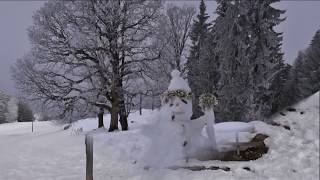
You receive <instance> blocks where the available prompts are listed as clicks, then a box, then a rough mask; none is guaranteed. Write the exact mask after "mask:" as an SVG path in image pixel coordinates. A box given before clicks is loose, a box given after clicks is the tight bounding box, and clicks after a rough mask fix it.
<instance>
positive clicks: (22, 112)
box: [17, 101, 34, 122]
mask: <svg viewBox="0 0 320 180" xmlns="http://www.w3.org/2000/svg"><path fill="white" fill-rule="evenodd" d="M33 119H34V117H33V112H32V110H31V109H30V107H29V105H28V104H27V103H24V102H21V101H19V102H18V117H17V120H18V122H28V121H33Z"/></svg>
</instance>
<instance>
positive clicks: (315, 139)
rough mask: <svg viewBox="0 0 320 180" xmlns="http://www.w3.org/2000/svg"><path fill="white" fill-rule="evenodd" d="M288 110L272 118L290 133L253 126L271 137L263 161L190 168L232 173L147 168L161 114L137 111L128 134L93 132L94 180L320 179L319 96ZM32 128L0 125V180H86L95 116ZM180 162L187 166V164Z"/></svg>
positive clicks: (38, 123)
mask: <svg viewBox="0 0 320 180" xmlns="http://www.w3.org/2000/svg"><path fill="white" fill-rule="evenodd" d="M293 109H296V111H294V110H293ZM289 110H290V111H287V110H283V111H282V113H281V114H279V115H277V116H276V117H274V118H273V120H274V121H275V122H277V123H279V124H281V125H283V126H286V127H287V129H285V128H283V127H282V126H271V125H267V124H265V123H262V122H251V123H252V124H253V125H255V127H256V129H257V131H258V132H257V133H265V134H268V135H269V136H270V137H269V138H267V139H266V140H265V142H266V144H267V145H268V146H269V147H270V150H269V152H268V153H267V154H266V155H264V156H263V157H262V158H260V159H258V160H256V161H251V162H221V161H205V162H200V161H196V160H191V161H190V162H189V164H188V166H192V165H203V166H207V167H208V166H227V167H229V168H230V171H224V170H205V171H190V170H186V169H179V170H170V169H166V168H162V169H150V170H148V171H147V170H144V169H143V163H142V162H141V158H143V157H144V154H145V152H146V149H147V148H148V147H149V146H150V143H151V142H150V139H149V138H148V137H146V136H144V135H143V131H144V128H145V127H146V126H145V125H147V124H150V123H152V122H154V120H155V117H156V116H157V113H158V111H150V110H145V111H143V114H142V116H140V115H139V114H138V113H133V114H131V115H130V116H129V126H130V130H129V131H126V132H121V131H119V132H114V133H108V132H107V131H103V130H98V131H93V134H94V179H95V180H96V179H131V180H140V179H143V180H150V179H168V180H175V179H181V180H182V179H183V180H185V179H188V180H189V179H197V180H205V179H208V180H212V179H215V180H226V179H228V180H237V179H246V180H247V179H250V180H264V179H265V180H267V179H268V180H269V179H275V180H277V179H279V180H289V179H290V180H291V179H293V180H301V179H308V180H317V179H319V92H318V93H316V94H315V95H313V96H311V97H309V98H307V99H306V100H304V101H302V102H301V103H299V104H297V105H295V106H293V108H291V109H289ZM302 112H303V113H302ZM105 119H106V120H105V123H106V124H105V125H106V128H108V123H109V120H108V119H109V116H108V115H106V116H105ZM30 125H31V124H30V123H12V124H2V125H0V179H13V180H15V179H17V180H20V179H33V180H36V179H63V180H65V179H70V180H73V179H75V180H77V179H85V152H84V150H85V146H84V134H85V133H86V132H88V131H91V130H93V129H95V127H97V120H96V119H95V118H89V119H84V120H81V121H78V122H77V123H75V124H74V125H73V127H72V128H71V129H70V130H67V131H63V130H62V127H59V126H55V125H54V124H52V123H50V122H36V123H35V132H34V133H31V132H30V130H31V127H30ZM80 127H82V128H83V130H84V131H85V132H83V133H81V134H80V135H72V133H71V132H72V129H79V128H80ZM288 127H290V130H288ZM163 148H170V147H163ZM156 155H157V154H155V156H156ZM176 164H177V165H186V164H184V161H179V162H177V163H176Z"/></svg>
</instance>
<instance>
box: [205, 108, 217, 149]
mask: <svg viewBox="0 0 320 180" xmlns="http://www.w3.org/2000/svg"><path fill="white" fill-rule="evenodd" d="M204 118H205V120H206V123H207V126H206V130H207V134H208V137H209V139H210V142H211V143H212V144H211V145H212V148H213V149H215V150H216V149H217V148H218V147H217V142H216V133H215V129H214V122H215V117H214V112H213V110H207V111H205V115H204Z"/></svg>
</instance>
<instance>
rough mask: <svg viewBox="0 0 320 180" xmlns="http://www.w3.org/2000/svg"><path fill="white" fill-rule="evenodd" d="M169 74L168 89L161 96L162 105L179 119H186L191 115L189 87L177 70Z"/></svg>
mask: <svg viewBox="0 0 320 180" xmlns="http://www.w3.org/2000/svg"><path fill="white" fill-rule="evenodd" d="M171 76H172V79H171V81H170V84H169V87H168V90H167V91H165V92H164V93H163V94H162V96H161V102H162V105H163V106H167V107H168V108H169V111H171V112H172V113H173V114H174V115H177V116H181V119H188V118H190V117H191V116H192V103H191V89H190V87H189V84H188V82H187V81H186V80H185V79H183V78H182V77H181V73H180V72H179V71H178V70H173V71H172V73H171ZM182 117H184V118H182Z"/></svg>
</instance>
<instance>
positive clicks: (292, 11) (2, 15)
mask: <svg viewBox="0 0 320 180" xmlns="http://www.w3.org/2000/svg"><path fill="white" fill-rule="evenodd" d="M172 2H174V3H177V4H183V3H187V4H189V5H194V6H196V7H197V8H198V4H199V2H198V1H172ZM43 4H44V2H43V1H0V90H3V91H4V92H6V93H7V94H11V95H14V94H15V92H16V91H15V86H14V82H13V81H12V80H11V74H10V66H12V65H13V64H14V62H15V61H16V59H17V58H20V57H22V56H23V55H24V54H26V53H27V52H28V51H29V49H30V43H29V40H28V36H27V28H28V27H29V26H30V25H32V15H33V13H34V11H35V10H37V9H39V8H40V7H41V6H42V5H43ZM207 6H208V8H207V9H208V14H209V15H210V16H213V12H214V10H215V8H216V3H215V2H214V1H207ZM274 6H276V7H278V8H280V9H283V10H287V12H286V14H285V15H284V16H285V17H287V20H286V21H285V22H283V23H282V24H281V25H279V27H277V30H278V31H279V32H283V33H284V34H283V36H284V42H283V47H282V50H283V52H284V53H285V56H284V58H285V60H286V62H288V63H292V61H293V60H294V58H295V57H296V55H297V52H298V51H299V50H301V49H304V48H306V47H307V45H308V44H309V43H310V40H311V39H312V37H313V35H314V34H315V32H316V30H318V29H320V21H319V20H320V1H282V2H280V3H277V4H275V5H274Z"/></svg>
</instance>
